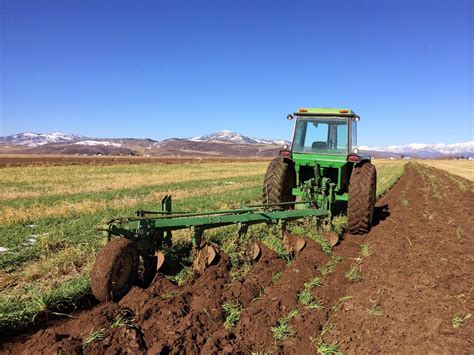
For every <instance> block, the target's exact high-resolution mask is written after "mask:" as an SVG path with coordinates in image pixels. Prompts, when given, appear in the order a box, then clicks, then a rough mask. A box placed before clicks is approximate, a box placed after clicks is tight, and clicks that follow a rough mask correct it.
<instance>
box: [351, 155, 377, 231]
mask: <svg viewBox="0 0 474 355" xmlns="http://www.w3.org/2000/svg"><path fill="white" fill-rule="evenodd" d="M376 190H377V171H376V170H375V166H374V165H372V164H371V163H368V162H367V163H363V164H362V165H359V166H354V169H353V170H352V175H351V180H350V183H349V202H348V205H347V223H348V225H349V232H350V233H351V234H365V233H368V232H369V231H370V228H371V227H372V219H373V216H374V208H375V194H376Z"/></svg>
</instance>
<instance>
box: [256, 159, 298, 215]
mask: <svg viewBox="0 0 474 355" xmlns="http://www.w3.org/2000/svg"><path fill="white" fill-rule="evenodd" d="M294 187H296V172H295V167H294V164H293V162H292V161H291V160H290V159H288V158H283V157H278V158H275V159H273V160H272V161H271V162H270V164H269V165H268V168H267V172H266V174H265V180H264V183H263V203H270V204H271V203H282V202H294V201H295V196H293V195H292V193H291V190H292V189H293V188H294ZM292 207H293V205H286V206H285V207H284V208H285V209H289V208H292Z"/></svg>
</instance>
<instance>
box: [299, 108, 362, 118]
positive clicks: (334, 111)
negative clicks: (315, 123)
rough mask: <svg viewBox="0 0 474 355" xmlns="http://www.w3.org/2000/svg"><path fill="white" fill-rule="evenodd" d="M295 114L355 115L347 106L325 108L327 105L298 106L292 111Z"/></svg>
mask: <svg viewBox="0 0 474 355" xmlns="http://www.w3.org/2000/svg"><path fill="white" fill-rule="evenodd" d="M294 114H295V115H299V116H300V115H303V116H316V115H325V116H327V115H331V116H355V115H356V114H355V112H354V111H352V110H350V109H347V108H327V107H313V108H300V109H299V110H298V111H296V112H295V113H294Z"/></svg>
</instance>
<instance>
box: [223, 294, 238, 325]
mask: <svg viewBox="0 0 474 355" xmlns="http://www.w3.org/2000/svg"><path fill="white" fill-rule="evenodd" d="M222 309H223V310H224V312H225V314H226V318H225V321H224V328H225V329H227V330H231V329H232V328H234V326H235V325H236V324H237V322H238V321H239V319H240V314H241V313H242V305H241V304H240V303H239V302H238V301H235V302H226V303H224V304H223V305H222Z"/></svg>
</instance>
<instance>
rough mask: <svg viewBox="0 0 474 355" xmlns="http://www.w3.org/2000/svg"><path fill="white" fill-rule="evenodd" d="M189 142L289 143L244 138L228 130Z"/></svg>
mask: <svg viewBox="0 0 474 355" xmlns="http://www.w3.org/2000/svg"><path fill="white" fill-rule="evenodd" d="M190 140H191V141H193V142H209V141H219V142H227V143H237V144H274V145H284V144H289V142H288V141H285V140H273V139H262V138H250V137H247V136H244V135H243V134H240V133H237V132H232V131H228V130H223V131H220V132H216V133H211V134H205V135H203V136H199V137H194V138H191V139H190Z"/></svg>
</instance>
